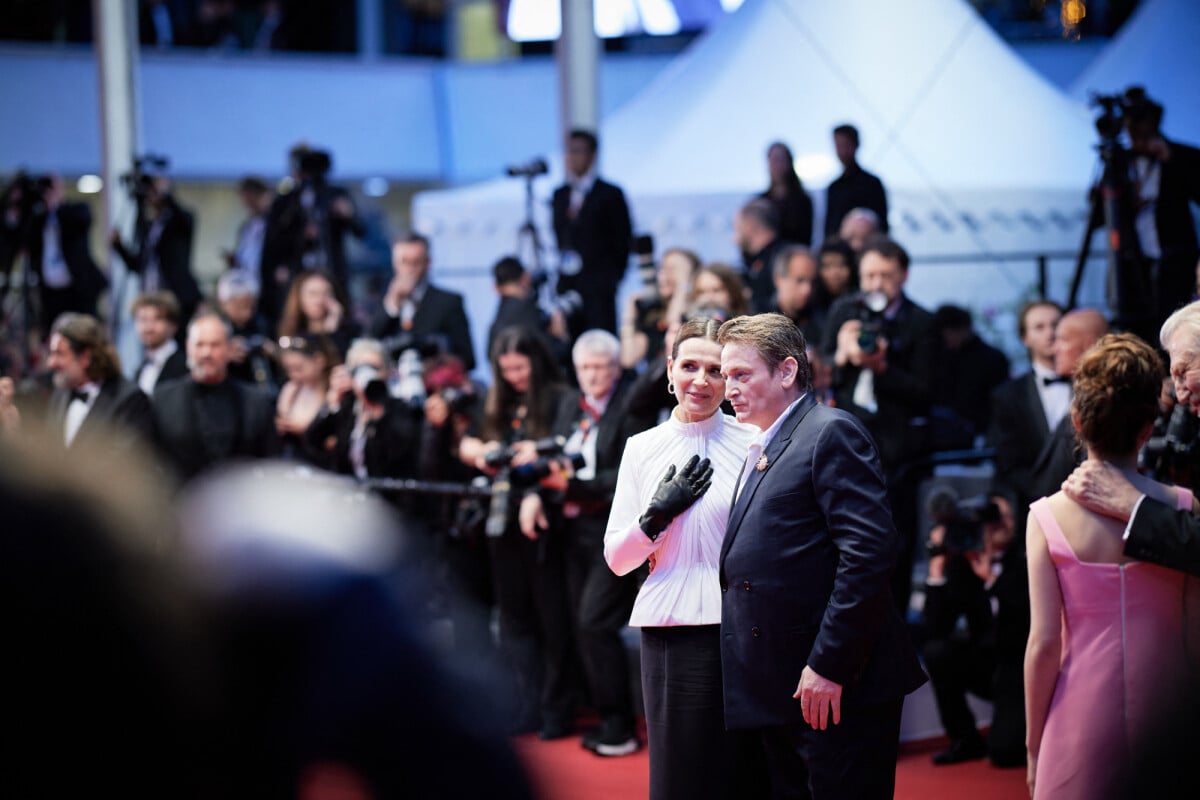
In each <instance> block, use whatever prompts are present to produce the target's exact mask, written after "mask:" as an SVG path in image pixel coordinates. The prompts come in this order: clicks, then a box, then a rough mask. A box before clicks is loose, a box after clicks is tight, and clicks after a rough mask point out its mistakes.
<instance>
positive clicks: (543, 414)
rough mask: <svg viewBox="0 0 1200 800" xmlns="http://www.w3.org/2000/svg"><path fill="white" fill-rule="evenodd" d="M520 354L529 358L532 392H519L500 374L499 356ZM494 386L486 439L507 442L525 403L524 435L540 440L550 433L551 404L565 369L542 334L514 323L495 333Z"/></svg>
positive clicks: (485, 424) (486, 415) (487, 408)
mask: <svg viewBox="0 0 1200 800" xmlns="http://www.w3.org/2000/svg"><path fill="white" fill-rule="evenodd" d="M509 353H519V354H521V355H523V356H525V357H527V358H528V359H529V368H530V375H529V391H527V392H525V393H524V394H518V393H517V392H516V391H515V390H514V389H513V388H512V387H511V386H510V385H509V384H508V382H507V381H505V380H504V378H503V377H501V374H500V356H503V355H508V354H509ZM490 356H491V365H492V387H491V388H490V389H488V393H487V400H486V401H485V402H484V407H483V436H484V438H485V439H491V440H495V441H506V440H507V439H508V438H509V436H510V435H511V434H512V420H513V414H514V413H515V412H516V410H517V407H518V406H521V405H524V406H525V420H524V429H525V436H526V437H528V438H532V439H540V438H542V437H543V436H549V435H550V426H551V425H552V424H553V423H554V412H555V409H553V408H550V407H549V406H550V403H551V402H553V399H554V398H555V397H556V396H557V392H556V391H555V389H556V388H557V387H558V386H559V385H560V384H561V383H562V371H561V370H559V368H558V364H556V363H555V361H554V356H553V355H552V354H551V353H550V349H549V348H548V347H547V346H546V343H545V342H544V341H543V340H542V338H541V336H539V335H538V334H537V333H534V332H533V331H531V330H529V329H528V328H524V327H520V326H513V327H510V328H505V329H504V330H502V331H500V333H498V334H497V335H496V341H495V342H494V343H493V344H492V352H491V354H490Z"/></svg>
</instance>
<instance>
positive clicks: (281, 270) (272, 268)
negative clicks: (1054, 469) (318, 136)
mask: <svg viewBox="0 0 1200 800" xmlns="http://www.w3.org/2000/svg"><path fill="white" fill-rule="evenodd" d="M288 159H289V163H290V164H291V172H292V188H291V189H289V190H288V191H287V192H285V193H284V194H281V195H279V197H277V198H275V202H274V203H272V204H271V210H270V211H269V212H268V214H267V227H266V232H265V234H264V236H263V245H262V279H261V295H260V299H259V307H260V309H261V311H262V313H263V316H265V317H266V318H267V321H268V322H269V323H271V324H272V325H273V324H275V323H276V322H278V320H279V315H280V313H282V311H283V301H284V298H285V296H286V294H287V290H288V287H289V286H290V285H291V283H292V280H293V279H294V278H295V277H296V274H297V273H298V272H299V271H300V270H302V269H323V270H325V271H327V272H329V273H330V274H331V275H333V277H334V279H335V280H336V281H337V282H338V283H339V284H340V285H342V286H347V285H349V283H348V281H349V277H350V276H349V271H348V268H347V264H346V234H347V233H351V234H354V235H355V236H357V237H359V238H362V236H363V235H364V234H365V233H366V228H365V227H364V226H363V223H362V221H361V220H359V218H358V215H357V212H356V211H355V209H354V203H353V202H352V201H351V199H350V195H349V194H348V193H347V192H346V190H345V189H343V188H341V187H339V186H334V185H332V184H330V183H329V182H328V175H329V171H330V169H332V167H333V158H332V156H330V154H329V153H328V152H326V151H324V150H315V149H313V148H310V147H308V146H307V145H303V144H301V145H296V146H295V147H293V148H292V150H291V152H290V153H289V154H288Z"/></svg>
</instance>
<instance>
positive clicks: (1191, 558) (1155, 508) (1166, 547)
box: [1125, 497, 1200, 576]
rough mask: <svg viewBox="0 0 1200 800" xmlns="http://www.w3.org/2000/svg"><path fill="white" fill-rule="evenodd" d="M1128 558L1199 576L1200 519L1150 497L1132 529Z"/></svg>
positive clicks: (1140, 510)
mask: <svg viewBox="0 0 1200 800" xmlns="http://www.w3.org/2000/svg"><path fill="white" fill-rule="evenodd" d="M1125 555H1127V556H1130V557H1131V558H1136V559H1140V560H1142V561H1149V562H1151V563H1154V564H1160V565H1162V566H1164V567H1170V568H1171V569H1177V570H1180V571H1181V572H1187V573H1190V574H1192V575H1197V576H1200V518H1198V517H1197V516H1196V515H1195V514H1193V513H1192V512H1191V511H1179V510H1177V509H1175V508H1173V507H1171V506H1169V505H1167V504H1165V503H1159V502H1157V501H1155V500H1151V499H1150V498H1149V497H1147V498H1146V499H1145V500H1143V501H1142V504H1141V505H1140V506H1138V510H1137V514H1135V515H1134V517H1133V520H1132V521H1131V524H1130V526H1129V538H1128V539H1126V540H1125Z"/></svg>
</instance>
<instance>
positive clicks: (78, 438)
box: [46, 375, 154, 451]
mask: <svg viewBox="0 0 1200 800" xmlns="http://www.w3.org/2000/svg"><path fill="white" fill-rule="evenodd" d="M70 402H71V393H70V392H68V391H66V390H64V389H56V390H55V391H54V393H53V394H52V395H51V396H50V402H49V405H48V406H47V408H46V424H47V428H48V430H49V434H50V439H51V440H52V441H53V442H55V443H56V444H59V445H62V444H63V426H64V425H65V424H66V418H67V406H68V405H69V404H70ZM101 437H107V438H106V439H101ZM90 440H98V441H104V442H106V443H107V446H109V447H111V449H113V450H116V451H125V450H128V449H129V448H131V447H133V446H135V445H148V444H151V443H152V442H153V441H154V414H153V413H152V411H151V409H150V398H148V397H146V395H145V394H144V393H143V392H142V390H141V389H139V388H138V386H137V384H136V383H134V382H133V381H130V380H127V379H126V378H124V377H123V376H119V375H118V376H117V377H115V378H110V379H108V380H106V381H104V383H102V384H100V393H99V394H98V395H96V399H95V400H94V401H92V407H91V409H90V410H89V411H88V413H87V416H86V417H84V418H83V424H81V425H80V426H79V430H78V431H77V432H76V434H75V439H74V440H73V441H72V442H71V446H70V449H72V450H73V449H75V448H76V447H78V446H79V445H80V444H81V443H86V442H88V441H90Z"/></svg>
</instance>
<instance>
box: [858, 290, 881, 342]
mask: <svg viewBox="0 0 1200 800" xmlns="http://www.w3.org/2000/svg"><path fill="white" fill-rule="evenodd" d="M857 303H858V319H859V320H860V321H861V322H862V329H861V330H860V331H859V332H858V347H859V349H860V350H862V351H863V352H864V353H868V354H870V353H874V352H875V350H876V348H877V347H878V342H877V340H878V338H879V335H880V334H881V333H883V312H884V310H885V309H886V308H887V305H888V299H887V295H886V294H884V293H883V292H880V291H874V292H859V294H858V298H857Z"/></svg>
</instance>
